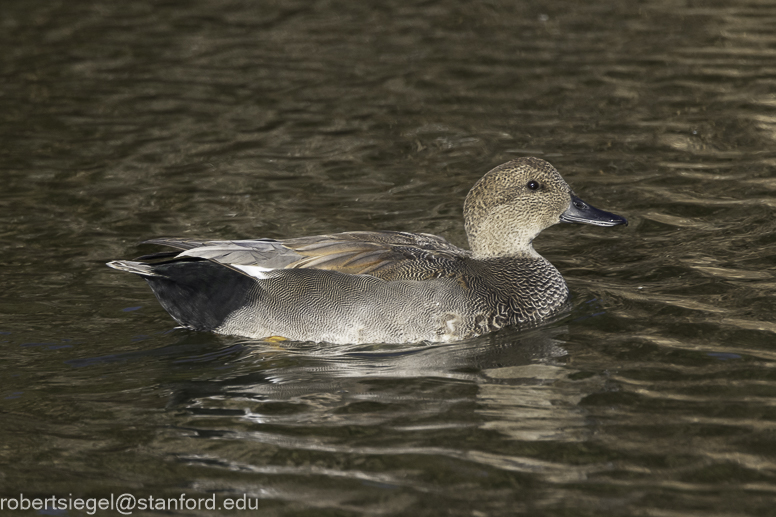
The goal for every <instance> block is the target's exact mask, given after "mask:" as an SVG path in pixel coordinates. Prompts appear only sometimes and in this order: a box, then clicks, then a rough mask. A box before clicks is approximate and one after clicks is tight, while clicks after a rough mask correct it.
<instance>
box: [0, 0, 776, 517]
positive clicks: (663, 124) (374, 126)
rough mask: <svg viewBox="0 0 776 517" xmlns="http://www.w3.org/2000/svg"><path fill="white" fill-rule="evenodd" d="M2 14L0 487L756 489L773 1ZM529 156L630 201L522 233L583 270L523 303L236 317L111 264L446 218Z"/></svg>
mask: <svg viewBox="0 0 776 517" xmlns="http://www.w3.org/2000/svg"><path fill="white" fill-rule="evenodd" d="M0 24H2V30H1V31H0V50H1V51H2V52H0V79H1V80H2V88H1V89H0V137H1V138H2V141H3V145H2V149H0V174H1V175H2V178H3V182H2V193H1V195H0V245H2V250H3V253H2V258H0V263H2V266H3V267H2V269H0V271H1V272H2V273H0V274H1V275H2V280H1V284H0V285H2V287H3V289H2V293H1V294H0V341H1V342H2V344H3V356H4V360H3V361H2V363H0V414H1V415H2V416H1V417H0V444H2V446H0V492H1V493H2V495H3V496H13V497H16V496H17V495H18V494H19V493H24V494H25V496H28V497H48V496H51V495H57V496H62V497H67V496H68V494H72V496H73V497H106V496H109V495H110V494H111V493H113V494H116V495H118V494H121V493H125V492H128V493H133V494H134V495H136V496H137V497H147V496H154V497H161V498H166V497H170V498H174V497H178V496H180V494H182V493H186V494H188V495H191V496H193V497H210V496H211V495H213V494H215V495H217V496H218V497H219V498H225V497H235V498H238V497H242V496H243V495H247V496H248V497H250V498H252V499H255V500H258V504H259V505H260V508H261V510H262V515H278V516H285V515H466V516H476V517H481V516H498V515H575V516H576V515H590V516H599V515H629V516H630V515H648V516H661V517H662V516H671V517H673V516H679V515H682V516H685V515H698V516H701V515H702V516H717V515H718V516H728V515H770V514H771V513H772V508H773V504H774V502H776V483H775V481H776V479H775V478H776V463H775V461H776V439H775V438H774V431H776V411H775V410H774V408H775V407H776V404H775V403H774V401H775V400H776V398H774V397H776V374H774V370H771V368H772V367H773V366H774V364H775V363H776V353H775V352H774V345H776V335H775V332H776V324H774V318H773V314H774V292H775V291H776V284H775V283H774V276H773V270H774V253H773V250H774V241H776V238H775V237H774V234H775V233H774V229H775V228H774V227H775V226H776V223H774V217H773V210H774V207H775V206H776V201H775V200H776V197H775V195H774V194H775V191H776V180H775V179H774V174H773V170H774V166H775V165H776V153H774V151H773V149H774V140H775V139H776V94H775V93H774V92H776V65H774V63H776V37H774V34H773V27H774V26H776V6H774V5H772V3H771V2H767V1H751V2H746V3H737V4H736V5H730V4H729V3H726V2H713V1H710V2H689V3H684V2H662V1H658V0H648V1H645V2H638V3H633V2H603V1H596V2H588V3H582V4H580V3H577V2H565V1H556V0H551V1H548V2H544V3H541V4H538V3H530V2H529V3H522V4H515V3H514V2H500V1H492V2H480V3H476V4H471V5H469V4H460V3H456V2H450V1H444V0H440V1H431V2H423V3H417V4H405V3H402V2H395V1H389V2H382V3H380V4H379V5H377V4H375V5H367V4H366V3H359V4H354V3H346V2H342V3H338V2H313V3H310V2H238V1H230V2H213V1H204V0H203V1H195V2H188V3H186V4H185V5H184V4H179V3H176V2H145V1H139V2H110V1H105V0H95V1H92V2H42V1H29V0H28V1H24V2H22V1H17V0H10V1H6V2H3V3H2V5H0ZM518 156H538V157H541V158H544V159H547V160H549V161H550V162H552V163H553V164H554V165H555V166H556V167H557V168H558V169H559V170H560V171H561V173H562V174H563V175H564V177H565V178H566V180H567V181H568V182H569V183H570V184H571V185H572V187H573V188H574V189H575V190H576V192H577V194H579V195H580V197H582V198H583V199H585V200H587V201H589V202H590V203H591V204H593V205H595V206H597V207H600V208H603V209H606V210H609V211H612V212H616V213H619V214H622V215H624V216H626V217H627V218H628V219H629V221H630V223H631V224H630V226H628V227H627V228H622V227H619V228H610V229H604V228H595V227H581V226H573V225H559V226H557V227H553V228H551V229H549V230H547V231H546V232H544V233H543V234H542V236H541V237H539V238H538V239H537V241H536V243H535V244H536V248H537V250H538V251H539V252H540V253H542V254H543V255H544V256H546V257H547V258H548V259H550V260H551V261H552V262H553V263H554V264H555V265H556V266H557V267H558V268H559V269H560V270H561V272H562V273H563V274H564V276H565V277H566V279H567V281H568V283H569V285H570V287H571V290H572V296H573V298H572V307H571V308H570V310H569V311H568V312H566V313H564V314H562V315H561V316H560V317H559V318H556V319H554V320H552V321H550V322H547V323H546V324H545V325H542V326H540V327H539V328H536V329H528V330H526V329H523V330H520V329H508V330H505V331H503V332H500V333H497V334H494V335H490V336H485V337H482V338H479V339H476V340H471V341H466V342H461V343H456V344H452V345H429V344H408V345H391V346H387V345H380V344H375V345H360V346H332V345H324V344H310V343H283V344H273V343H262V342H251V341H246V340H244V339H238V338H230V337H223V336H215V335H210V334H205V333H196V332H190V331H186V330H181V329H175V328H174V327H175V324H174V322H173V321H172V320H171V319H170V317H169V316H168V315H167V314H166V313H165V312H164V311H163V309H161V307H160V306H159V305H158V304H157V302H156V300H155V299H154V297H153V295H152V294H151V292H150V290H149V289H148V288H147V286H146V285H145V283H144V282H142V281H141V280H140V279H138V278H134V277H132V276H130V275H124V274H120V273H118V272H116V271H113V270H110V269H108V268H107V267H105V266H104V263H105V262H107V261H109V260H113V259H117V258H132V257H135V256H138V255H141V254H143V253H145V252H147V251H150V250H151V248H149V247H148V246H144V245H139V244H138V243H139V242H141V241H143V240H145V239H148V238H152V237H158V236H182V237H192V238H194V237H198V238H205V239H210V238H256V237H288V236H301V235H312V234H319V233H330V232H337V231H347V230H380V229H386V230H407V231H422V232H428V233H434V234H439V235H443V236H445V237H446V238H448V239H449V240H451V241H452V242H454V243H456V244H459V245H466V236H465V233H464V230H463V223H462V219H461V206H462V203H463V198H464V196H465V195H466V192H467V191H468V189H469V188H470V187H471V186H472V185H473V184H474V182H475V181H476V180H477V179H479V178H480V177H481V176H482V175H483V174H484V173H485V172H486V171H488V170H489V169H490V168H492V167H493V166H495V165H497V164H499V163H502V162H504V161H507V160H509V159H512V158H514V157H518ZM219 500H220V499H219ZM55 513H56V512H55ZM109 513H110V512H109ZM113 513H114V514H115V512H113ZM140 513H141V512H138V514H140ZM198 513H207V512H197V511H194V512H187V511H178V512H175V511H173V512H171V514H175V515H191V514H198ZM49 514H50V513H49ZM56 514H57V515H79V514H80V513H79V512H78V511H75V510H71V511H69V510H65V511H62V512H58V513H56Z"/></svg>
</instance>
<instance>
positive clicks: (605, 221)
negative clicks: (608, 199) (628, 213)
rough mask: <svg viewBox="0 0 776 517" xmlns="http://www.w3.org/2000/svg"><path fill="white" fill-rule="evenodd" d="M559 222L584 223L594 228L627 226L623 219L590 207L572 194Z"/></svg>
mask: <svg viewBox="0 0 776 517" xmlns="http://www.w3.org/2000/svg"><path fill="white" fill-rule="evenodd" d="M560 220H561V221H562V222H564V223H584V224H594V225H596V226H617V225H618V224H625V225H627V224H628V221H627V220H626V219H625V218H624V217H622V216H619V215H617V214H612V213H610V212H604V211H603V210H599V209H597V208H595V207H593V206H590V205H588V204H587V203H585V202H584V201H582V200H581V199H579V198H578V197H577V196H575V195H573V194H572V195H571V204H570V205H569V207H568V208H567V209H566V211H565V212H563V213H562V214H560Z"/></svg>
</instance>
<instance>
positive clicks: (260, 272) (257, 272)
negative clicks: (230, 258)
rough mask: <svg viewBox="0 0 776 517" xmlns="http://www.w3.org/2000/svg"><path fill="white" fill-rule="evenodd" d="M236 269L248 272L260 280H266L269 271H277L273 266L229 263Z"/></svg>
mask: <svg viewBox="0 0 776 517" xmlns="http://www.w3.org/2000/svg"><path fill="white" fill-rule="evenodd" d="M229 265H230V266H232V267H233V268H235V269H239V270H240V271H242V272H243V273H246V274H248V275H250V276H252V277H253V278H257V279H259V280H265V279H267V278H269V274H268V273H269V272H270V271H275V269H274V268H271V267H261V266H240V265H238V264H229Z"/></svg>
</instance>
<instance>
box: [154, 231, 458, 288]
mask: <svg viewBox="0 0 776 517" xmlns="http://www.w3.org/2000/svg"><path fill="white" fill-rule="evenodd" d="M147 242H148V243H151V244H162V245H166V246H171V247H174V248H177V249H179V250H184V251H183V252H182V253H178V252H173V253H172V254H174V255H175V256H176V257H178V258H183V257H192V258H194V257H197V258H203V259H208V260H212V261H215V262H219V263H222V264H225V265H229V266H232V267H235V268H238V269H241V270H243V271H246V270H247V268H242V267H240V266H248V267H254V266H255V267H258V268H259V270H261V271H267V270H272V269H292V268H293V269H301V268H312V269H326V270H332V271H339V272H342V273H349V274H360V275H363V274H369V275H372V276H376V277H379V278H384V279H391V278H399V277H417V276H420V277H428V276H429V275H431V276H435V275H434V274H433V273H432V271H433V270H435V269H437V268H442V269H449V267H450V264H451V263H455V262H456V261H457V260H459V259H460V258H463V257H465V256H468V255H469V254H470V252H468V251H466V250H463V249H461V248H458V247H457V246H454V245H453V244H451V243H449V242H448V241H446V240H445V239H443V238H442V237H437V236H435V235H430V234H425V233H406V232H346V233H338V234H332V235H317V236H313V237H299V238H295V239H287V240H282V241H279V240H272V239H258V240H236V241H193V240H186V239H153V240H150V241H147ZM170 255H171V254H170V253H168V254H156V255H150V256H147V257H145V258H164V257H168V256H170ZM141 258H144V257H141ZM443 263H444V264H445V266H442V264H443ZM413 272H416V273H417V274H413Z"/></svg>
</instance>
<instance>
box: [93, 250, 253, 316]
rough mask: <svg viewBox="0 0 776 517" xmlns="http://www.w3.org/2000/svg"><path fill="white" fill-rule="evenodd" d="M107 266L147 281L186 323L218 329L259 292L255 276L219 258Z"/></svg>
mask: <svg viewBox="0 0 776 517" xmlns="http://www.w3.org/2000/svg"><path fill="white" fill-rule="evenodd" d="M108 266H109V267H112V268H113V269H118V270H119V271H126V272H127V273H134V274H136V275H140V276H141V277H143V280H145V281H146V282H148V285H149V286H150V287H151V290H152V291H153V292H154V294H155V295H156V298H157V299H158V300H159V302H160V303H161V304H162V307H164V308H165V310H166V311H167V312H168V313H170V316H172V317H173V319H175V321H177V322H178V323H180V324H181V325H183V326H185V327H189V328H192V329H195V330H215V329H217V328H218V327H219V326H221V324H222V323H223V322H224V320H225V319H226V318H227V317H228V316H229V315H230V314H231V313H233V312H234V311H236V310H238V309H240V308H241V307H243V306H244V305H245V304H246V303H248V300H249V299H250V298H251V297H254V296H256V294H255V292H254V290H255V289H256V280H255V279H254V278H253V277H250V276H248V275H246V274H243V273H241V272H240V271H237V270H235V269H232V268H229V267H226V266H224V265H222V264H219V263H217V262H212V261H210V260H203V259H199V258H193V259H192V258H189V257H186V258H184V259H176V260H170V261H167V262H161V263H155V264H147V263H144V262H135V261H131V260H114V261H112V262H108Z"/></svg>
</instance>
